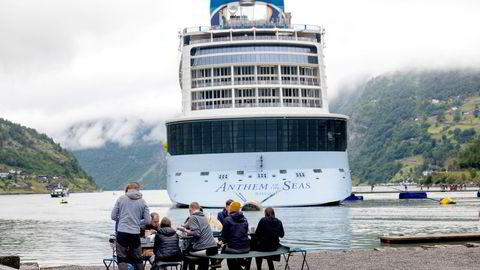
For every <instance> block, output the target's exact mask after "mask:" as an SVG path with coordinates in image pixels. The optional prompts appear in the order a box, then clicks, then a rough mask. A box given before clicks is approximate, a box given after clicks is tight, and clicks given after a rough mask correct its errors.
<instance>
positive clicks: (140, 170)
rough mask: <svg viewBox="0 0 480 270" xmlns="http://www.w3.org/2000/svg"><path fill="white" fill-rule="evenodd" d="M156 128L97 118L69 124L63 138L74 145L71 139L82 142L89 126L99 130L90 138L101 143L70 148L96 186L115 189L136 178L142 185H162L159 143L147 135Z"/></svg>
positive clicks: (163, 165) (162, 157)
mask: <svg viewBox="0 0 480 270" xmlns="http://www.w3.org/2000/svg"><path fill="white" fill-rule="evenodd" d="M159 126H161V127H162V128H163V125H159ZM127 127H128V128H127ZM156 129H158V127H156V126H154V125H148V124H145V123H143V122H141V121H131V120H122V121H120V122H115V121H110V120H99V121H91V122H85V123H79V124H77V125H74V126H72V127H70V128H69V130H68V131H67V135H66V137H67V139H66V140H67V141H70V143H71V144H73V145H78V143H75V142H73V141H75V140H77V141H81V142H84V141H85V138H86V137H88V138H91V137H92V136H91V134H92V130H100V131H101V132H99V133H98V134H97V135H96V136H95V138H94V139H93V140H92V141H98V140H100V141H103V142H104V143H103V144H102V145H100V146H95V147H87V148H80V149H76V150H73V154H74V155H75V156H76V158H77V159H78V161H79V163H80V164H81V165H82V167H83V168H85V170H86V171H87V172H88V173H89V174H90V175H91V176H92V177H93V178H94V179H95V181H96V183H97V185H98V186H99V187H101V188H103V189H105V190H119V189H123V188H124V187H125V185H126V184H127V183H128V182H131V181H137V182H141V183H143V188H145V189H161V188H165V187H166V160H165V154H164V147H163V143H161V141H160V140H159V139H152V138H151V137H152V136H153V135H152V134H154V133H160V132H158V130H156ZM122 130H127V131H122ZM157 137H158V136H157ZM64 140H65V139H64ZM72 142H73V143H72Z"/></svg>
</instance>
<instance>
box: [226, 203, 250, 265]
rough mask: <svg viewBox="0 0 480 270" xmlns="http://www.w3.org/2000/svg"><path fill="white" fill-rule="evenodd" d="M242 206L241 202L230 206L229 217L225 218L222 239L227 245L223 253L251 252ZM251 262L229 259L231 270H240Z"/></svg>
mask: <svg viewBox="0 0 480 270" xmlns="http://www.w3.org/2000/svg"><path fill="white" fill-rule="evenodd" d="M241 208H242V205H241V204H240V203H239V202H235V201H234V202H232V203H230V206H229V216H228V217H226V218H225V222H224V224H223V229H222V239H223V242H224V243H225V246H224V249H223V250H222V252H223V253H227V254H242V253H248V252H249V251H250V241H249V239H248V221H247V218H246V217H245V216H244V215H243V213H242V212H241ZM250 261H251V259H250V260H247V261H245V260H244V259H240V260H237V259H228V260H227V264H228V269H229V270H240V269H242V267H241V266H242V265H245V264H248V265H250Z"/></svg>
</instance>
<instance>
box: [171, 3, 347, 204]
mask: <svg viewBox="0 0 480 270" xmlns="http://www.w3.org/2000/svg"><path fill="white" fill-rule="evenodd" d="M210 19H211V25H210V26H198V27H191V28H185V29H183V30H182V31H180V33H179V36H180V52H181V59H180V64H179V80H180V87H181V90H182V113H181V115H180V116H179V117H177V118H175V119H171V120H169V121H167V123H166V126H167V143H168V153H167V190H168V194H169V196H170V199H171V200H172V201H173V202H175V203H177V205H179V206H185V205H188V204H189V203H190V202H192V201H197V202H199V203H200V204H201V205H202V206H203V207H212V208H214V207H223V206H224V205H225V201H226V200H228V199H233V200H236V201H240V202H242V203H244V204H245V203H248V202H256V203H258V204H261V205H263V206H273V207H292V206H315V205H335V204H338V203H339V202H341V201H342V200H344V199H345V198H346V197H348V196H349V195H350V193H351V190H352V181H351V175H350V168H349V164H348V155H347V120H348V119H347V117H346V116H344V115H339V114H332V113H330V112H329V108H328V100H327V85H326V75H325V65H324V54H323V49H324V34H325V31H324V29H323V28H322V27H321V26H314V25H297V24H292V23H291V14H290V13H287V12H285V10H284V2H283V0H263V1H255V0H237V1H228V0H211V3H210Z"/></svg>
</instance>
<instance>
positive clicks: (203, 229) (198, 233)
mask: <svg viewBox="0 0 480 270" xmlns="http://www.w3.org/2000/svg"><path fill="white" fill-rule="evenodd" d="M185 227H186V228H187V229H189V230H191V231H192V233H193V246H192V248H193V249H194V250H203V249H207V248H211V247H216V246H217V243H216V242H215V239H214V238H213V233H212V230H211V229H210V225H209V224H208V220H207V218H206V217H205V215H204V214H203V213H202V212H195V213H193V214H192V215H191V216H190V218H189V219H188V221H187V224H185Z"/></svg>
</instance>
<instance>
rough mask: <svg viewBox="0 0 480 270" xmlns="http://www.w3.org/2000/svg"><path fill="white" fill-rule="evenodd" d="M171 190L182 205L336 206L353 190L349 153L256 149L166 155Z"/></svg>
mask: <svg viewBox="0 0 480 270" xmlns="http://www.w3.org/2000/svg"><path fill="white" fill-rule="evenodd" d="M167 164H168V167H167V168H168V169H167V190H168V194H169V196H170V199H171V200H172V201H173V202H175V203H177V204H178V205H188V204H189V203H191V202H193V201H197V202H199V203H200V205H202V206H203V207H212V208H213V207H223V206H224V205H225V201H227V200H228V199H233V200H236V201H240V202H242V203H246V202H252V201H255V202H258V203H260V204H261V205H262V206H264V207H267V206H271V207H301V206H315V205H332V204H338V202H340V201H342V200H344V199H345V198H347V197H348V196H349V195H350V194H351V191H352V181H351V176H350V168H349V165H348V156H347V152H333V151H332V152H329V151H322V152H255V153H223V154H201V155H178V156H170V155H168V157H167Z"/></svg>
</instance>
